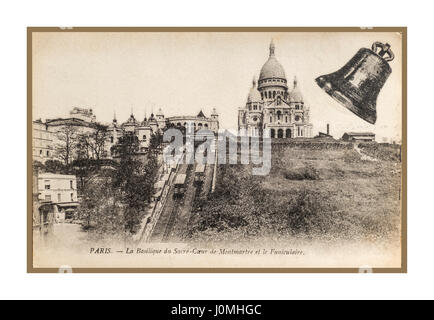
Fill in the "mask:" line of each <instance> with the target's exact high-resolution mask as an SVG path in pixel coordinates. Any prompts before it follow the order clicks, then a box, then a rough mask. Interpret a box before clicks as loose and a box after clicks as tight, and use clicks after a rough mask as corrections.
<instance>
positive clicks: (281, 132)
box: [277, 129, 283, 138]
mask: <svg viewBox="0 0 434 320" xmlns="http://www.w3.org/2000/svg"><path fill="white" fill-rule="evenodd" d="M277 137H278V138H283V129H279V130H277Z"/></svg>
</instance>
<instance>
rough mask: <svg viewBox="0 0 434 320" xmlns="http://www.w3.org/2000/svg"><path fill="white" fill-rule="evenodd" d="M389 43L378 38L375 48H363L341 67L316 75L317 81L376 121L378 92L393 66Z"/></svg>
mask: <svg viewBox="0 0 434 320" xmlns="http://www.w3.org/2000/svg"><path fill="white" fill-rule="evenodd" d="M394 57H395V56H394V54H393V52H392V51H391V50H390V45H389V44H388V43H386V44H383V43H381V42H375V43H374V44H373V45H372V50H369V49H367V48H362V49H360V50H359V51H358V52H357V53H356V55H355V56H354V57H353V58H352V59H351V60H350V61H348V63H347V64H346V65H345V66H343V67H342V68H341V69H339V70H338V71H336V72H334V73H330V74H327V75H323V76H320V77H318V78H316V80H315V81H316V83H317V84H318V85H319V86H320V87H321V88H322V89H323V90H324V91H325V92H327V93H328V94H329V95H330V96H331V97H332V98H334V99H335V100H336V101H338V102H339V103H341V104H342V105H344V106H345V107H347V109H349V110H350V111H352V112H354V113H355V114H356V115H358V116H359V117H360V118H362V119H364V120H366V121H368V122H369V123H372V124H375V121H376V120H377V111H376V104H377V96H378V93H379V92H380V90H381V88H382V87H383V85H384V83H385V82H386V80H387V78H388V77H389V75H390V73H391V72H392V69H391V68H390V66H389V64H388V61H392V60H393V58H394Z"/></svg>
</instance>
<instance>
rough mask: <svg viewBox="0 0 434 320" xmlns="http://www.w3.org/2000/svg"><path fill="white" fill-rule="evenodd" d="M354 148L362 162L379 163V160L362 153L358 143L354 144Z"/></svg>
mask: <svg viewBox="0 0 434 320" xmlns="http://www.w3.org/2000/svg"><path fill="white" fill-rule="evenodd" d="M353 146H354V150H356V151H357V153H358V154H360V158H361V159H362V160H367V161H378V159H376V158H373V157H370V156H368V155H366V154H364V153H363V152H362V150H361V149H360V148H359V146H358V145H357V143H354V144H353Z"/></svg>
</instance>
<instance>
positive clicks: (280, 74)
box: [259, 42, 286, 82]
mask: <svg viewBox="0 0 434 320" xmlns="http://www.w3.org/2000/svg"><path fill="white" fill-rule="evenodd" d="M274 49H275V47H274V43H273V42H271V43H270V56H269V57H268V60H267V62H265V64H264V65H263V66H262V69H261V72H260V74H259V82H261V81H262V80H265V79H276V78H279V79H285V80H286V75H285V70H284V69H283V67H282V65H281V64H280V62H279V61H277V59H276V57H275V55H274ZM285 82H286V81H285Z"/></svg>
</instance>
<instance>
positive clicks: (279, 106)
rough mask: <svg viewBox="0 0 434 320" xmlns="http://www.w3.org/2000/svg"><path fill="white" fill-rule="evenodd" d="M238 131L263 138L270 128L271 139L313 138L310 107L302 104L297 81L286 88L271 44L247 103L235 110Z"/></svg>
mask: <svg viewBox="0 0 434 320" xmlns="http://www.w3.org/2000/svg"><path fill="white" fill-rule="evenodd" d="M238 129H239V130H246V132H247V134H248V135H249V136H262V134H263V132H264V130H265V129H269V130H270V137H271V138H297V137H305V138H311V137H312V124H311V123H310V119H309V107H308V106H307V105H305V104H304V100H303V96H302V94H301V92H300V90H299V88H298V84H297V79H296V78H294V81H293V83H292V86H291V88H290V89H289V88H288V82H287V79H286V74H285V70H284V69H283V67H282V65H281V64H280V62H279V61H278V60H277V59H276V56H275V46H274V43H273V42H271V43H270V54H269V57H268V60H267V61H266V62H265V64H264V65H263V67H262V69H261V72H260V74H259V79H258V82H256V81H255V79H254V80H253V83H252V87H251V88H250V92H249V94H248V96H247V102H246V104H245V105H244V106H243V107H240V108H239V110H238Z"/></svg>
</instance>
